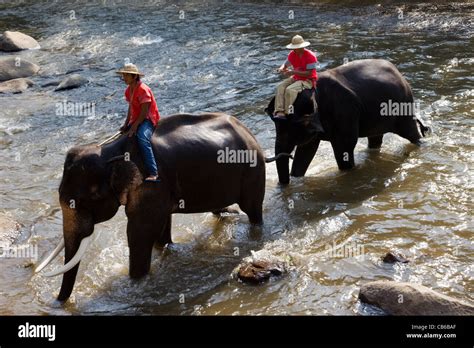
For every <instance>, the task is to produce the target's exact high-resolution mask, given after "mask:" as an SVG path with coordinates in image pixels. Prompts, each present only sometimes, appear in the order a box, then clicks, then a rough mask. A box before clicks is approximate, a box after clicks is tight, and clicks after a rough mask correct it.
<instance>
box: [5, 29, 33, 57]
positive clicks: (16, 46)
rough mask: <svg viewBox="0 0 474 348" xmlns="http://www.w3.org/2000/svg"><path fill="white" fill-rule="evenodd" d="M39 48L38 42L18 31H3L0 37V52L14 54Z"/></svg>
mask: <svg viewBox="0 0 474 348" xmlns="http://www.w3.org/2000/svg"><path fill="white" fill-rule="evenodd" d="M35 48H40V45H39V43H38V41H36V40H35V39H33V38H32V37H31V36H28V35H26V34H23V33H20V32H19V31H5V32H4V33H3V35H2V36H1V37H0V51H5V52H14V51H21V50H28V49H35Z"/></svg>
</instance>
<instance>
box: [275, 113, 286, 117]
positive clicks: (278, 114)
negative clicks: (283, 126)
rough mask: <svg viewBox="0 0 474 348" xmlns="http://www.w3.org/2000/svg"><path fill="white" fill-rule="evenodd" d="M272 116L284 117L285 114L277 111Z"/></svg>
mask: <svg viewBox="0 0 474 348" xmlns="http://www.w3.org/2000/svg"><path fill="white" fill-rule="evenodd" d="M274 117H275V118H286V115H285V113H284V112H283V111H278V112H275V115H274Z"/></svg>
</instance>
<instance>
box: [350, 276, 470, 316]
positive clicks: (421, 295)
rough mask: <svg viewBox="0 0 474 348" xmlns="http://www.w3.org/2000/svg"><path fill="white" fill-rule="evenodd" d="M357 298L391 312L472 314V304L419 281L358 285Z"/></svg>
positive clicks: (395, 313) (399, 313)
mask: <svg viewBox="0 0 474 348" xmlns="http://www.w3.org/2000/svg"><path fill="white" fill-rule="evenodd" d="M359 299H360V300H361V301H362V302H365V303H368V304H372V305H375V306H377V307H379V308H381V309H382V310H384V311H385V312H386V313H388V314H390V315H474V305H473V304H470V303H467V302H463V301H460V300H458V299H455V298H453V297H449V296H446V295H443V294H440V293H437V292H436V291H433V290H431V289H429V288H427V287H425V286H423V285H420V284H412V283H404V282H394V281H383V280H381V281H374V282H370V283H367V284H364V285H363V286H362V287H361V288H360V292H359Z"/></svg>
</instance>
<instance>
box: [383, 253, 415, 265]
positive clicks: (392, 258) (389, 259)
mask: <svg viewBox="0 0 474 348" xmlns="http://www.w3.org/2000/svg"><path fill="white" fill-rule="evenodd" d="M382 261H383V262H385V263H395V262H401V263H408V262H410V260H408V259H407V258H406V257H404V256H403V255H401V254H397V253H394V252H392V251H389V252H388V253H386V254H385V255H384V256H383V257H382Z"/></svg>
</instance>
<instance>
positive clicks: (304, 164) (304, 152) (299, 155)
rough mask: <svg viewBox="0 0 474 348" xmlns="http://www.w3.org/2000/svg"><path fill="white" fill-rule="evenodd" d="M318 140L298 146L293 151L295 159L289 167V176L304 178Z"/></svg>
mask: <svg viewBox="0 0 474 348" xmlns="http://www.w3.org/2000/svg"><path fill="white" fill-rule="evenodd" d="M319 142H320V140H319V139H315V140H312V141H310V142H309V143H307V144H304V145H298V146H297V147H296V151H295V158H294V160H293V165H292V167H291V176H296V177H298V176H304V175H305V174H306V171H307V170H308V167H309V165H310V163H311V161H312V160H313V158H314V155H315V154H316V151H318V147H319Z"/></svg>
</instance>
